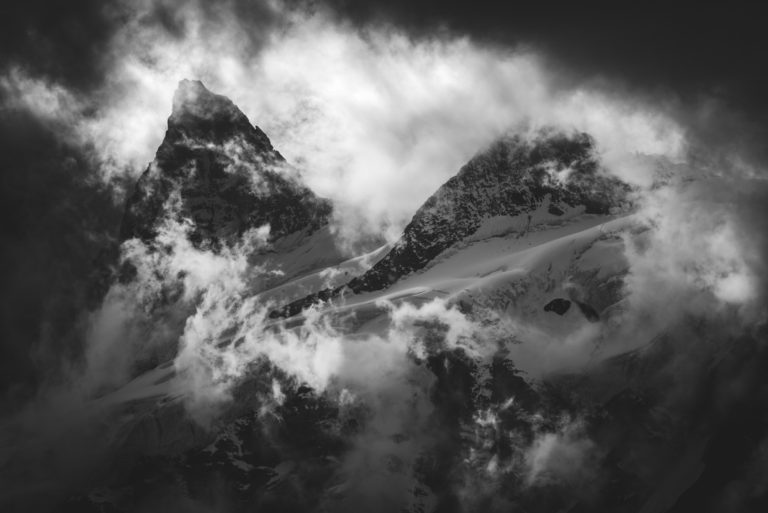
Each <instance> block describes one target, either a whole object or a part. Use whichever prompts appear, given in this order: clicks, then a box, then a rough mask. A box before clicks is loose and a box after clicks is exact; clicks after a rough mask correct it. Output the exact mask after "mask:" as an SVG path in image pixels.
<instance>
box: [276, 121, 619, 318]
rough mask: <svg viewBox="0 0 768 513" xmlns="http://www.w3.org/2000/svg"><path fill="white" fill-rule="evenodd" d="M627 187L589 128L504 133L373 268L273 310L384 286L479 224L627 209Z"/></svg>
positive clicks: (292, 311)
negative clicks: (604, 163) (603, 163)
mask: <svg viewBox="0 0 768 513" xmlns="http://www.w3.org/2000/svg"><path fill="white" fill-rule="evenodd" d="M628 192H629V188H628V186H626V185H625V184H623V183H622V182H620V181H619V180H618V179H616V178H613V177H610V176H609V175H607V174H606V173H605V172H604V171H603V170H602V169H601V168H600V163H599V161H598V159H597V157H596V155H595V148H594V141H593V140H592V138H591V137H590V136H588V135H587V134H584V133H564V132H560V131H555V130H548V131H542V132H540V133H539V134H538V135H537V137H535V138H533V139H532V140H531V139H526V138H523V137H521V136H518V135H514V136H509V137H505V138H502V139H501V140H499V141H497V142H495V143H494V144H493V145H491V147H490V148H488V149H487V150H485V151H483V152H481V153H479V154H478V155H476V156H475V157H474V158H473V159H472V160H470V161H469V162H468V163H467V164H466V165H465V166H464V167H462V168H461V170H460V171H459V172H458V173H457V174H456V175H455V176H454V177H452V178H451V179H450V180H448V182H446V183H445V184H444V185H443V186H441V187H440V188H439V189H438V190H437V191H436V192H435V194H433V195H432V196H431V197H430V198H429V199H428V200H427V201H426V202H425V203H424V205H423V206H422V207H421V208H420V209H419V210H418V211H417V212H416V214H415V215H414V217H413V219H412V220H411V222H410V223H409V224H408V225H407V226H406V228H405V230H404V232H403V235H402V237H401V238H400V240H399V241H398V242H397V243H396V244H395V246H394V247H393V249H392V250H391V251H390V252H389V253H388V254H387V255H386V256H385V257H384V258H382V259H381V260H380V261H379V262H378V263H376V265H375V266H373V268H371V269H370V270H369V271H368V272H366V273H365V274H363V275H362V276H360V277H357V278H354V279H352V280H350V281H349V283H347V284H346V285H345V286H343V287H337V288H335V289H327V290H323V291H320V292H318V293H316V294H314V295H311V296H308V297H307V298H305V299H303V300H299V301H296V302H293V303H290V304H288V305H286V306H285V307H284V308H282V309H280V310H278V311H275V312H274V314H273V317H284V316H291V315H296V314H297V313H299V312H300V311H301V310H302V309H304V308H306V307H308V306H310V305H312V304H314V303H317V302H321V301H327V300H329V299H331V298H334V297H337V296H339V295H340V294H342V293H344V292H345V291H349V292H352V293H362V292H371V291H375V290H382V289H385V288H387V287H388V286H390V285H391V284H393V283H395V282H397V281H398V280H400V279H401V278H402V277H404V276H407V275H408V274H410V273H413V272H415V271H418V270H420V269H423V268H424V267H425V266H426V265H427V264H428V263H429V262H430V261H431V260H432V259H434V258H435V257H436V256H437V255H439V254H440V253H441V252H443V251H445V250H446V249H448V248H449V247H451V246H452V245H453V244H455V243H457V242H459V241H461V240H463V239H465V238H466V237H471V236H473V234H476V233H478V230H480V231H482V232H483V233H479V234H478V235H477V236H476V237H477V238H483V237H484V236H486V235H487V234H486V233H485V232H487V231H488V230H490V232H488V234H490V233H491V232H493V231H494V230H498V229H499V227H502V230H505V229H514V230H518V231H520V232H524V231H527V230H529V229H532V228H533V227H535V226H536V225H537V224H540V223H542V222H546V221H549V220H551V219H555V218H568V217H571V216H573V215H577V214H579V213H585V214H609V213H616V212H619V211H622V210H625V209H626V207H627V193H628ZM494 224H496V225H497V226H496V227H495V228H494V227H493V225H494ZM506 224H509V227H506V228H503V227H504V226H505V225H506Z"/></svg>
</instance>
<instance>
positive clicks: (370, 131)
mask: <svg viewBox="0 0 768 513" xmlns="http://www.w3.org/2000/svg"><path fill="white" fill-rule="evenodd" d="M154 8H155V5H154V4H153V3H152V2H143V3H138V4H131V6H130V8H129V9H128V12H129V13H130V15H129V16H128V18H127V22H126V23H125V25H124V26H123V28H121V29H120V30H118V31H117V32H116V33H115V34H114V35H113V37H112V39H111V40H110V43H109V45H108V50H107V52H108V54H109V56H110V58H109V62H111V65H110V69H109V72H108V73H107V74H106V77H105V80H104V83H103V85H102V86H101V87H100V89H99V90H98V91H96V92H95V93H93V94H91V95H89V96H88V97H87V98H81V97H78V96H77V95H76V93H73V92H69V91H67V90H66V89H65V88H63V86H61V85H59V84H57V83H55V82H49V81H45V80H43V79H36V78H34V76H33V75H24V74H23V72H22V71H18V70H17V71H13V72H12V73H11V78H12V79H14V78H13V77H16V78H15V79H14V80H15V81H16V82H20V81H25V82H27V83H33V84H34V87H33V88H31V89H30V88H15V89H13V90H14V91H16V92H18V91H19V90H21V89H24V90H29V91H30V92H29V93H23V94H21V95H22V101H24V102H26V103H27V104H30V105H32V106H33V107H34V108H36V109H38V110H42V111H46V112H45V113H46V115H48V116H55V115H56V111H58V112H59V115H60V117H61V119H62V122H63V124H66V125H67V129H68V130H70V131H72V132H74V133H75V134H77V136H78V137H79V138H80V139H81V140H82V141H87V142H88V143H90V144H91V145H92V146H93V149H94V151H95V152H96V154H97V156H98V159H99V161H100V162H101V164H102V166H101V167H102V173H103V176H104V179H105V180H110V179H112V178H113V177H114V176H116V175H119V174H120V173H124V172H126V170H127V171H128V172H129V173H130V174H132V175H133V176H137V175H138V173H139V172H141V171H142V170H143V169H144V167H145V166H146V164H147V163H148V162H149V161H150V160H151V159H152V156H153V153H154V150H155V148H156V147H157V146H158V145H159V143H160V140H161V138H162V134H163V131H164V125H165V119H166V117H167V115H168V114H169V111H170V98H171V97H172V95H173V91H174V89H175V88H176V85H177V83H178V81H179V80H181V79H183V78H199V79H201V80H203V82H204V83H205V84H206V85H207V86H208V87H209V88H210V89H212V90H213V91H215V92H218V93H221V94H225V95H227V96H229V97H230V98H231V99H232V100H233V101H234V102H235V103H236V104H237V105H238V106H240V107H241V108H242V109H243V110H244V111H245V113H246V114H247V115H248V116H249V117H250V119H251V120H252V121H253V122H254V123H256V124H258V125H259V126H260V127H261V128H263V129H264V130H265V131H266V133H267V134H268V135H269V136H270V137H271V138H272V140H273V142H274V143H275V146H276V147H277V148H278V149H279V150H280V151H281V152H282V153H283V154H284V155H285V156H286V157H287V158H288V160H289V161H290V162H292V163H294V164H295V165H296V166H298V168H299V169H300V171H301V173H302V175H303V177H304V179H305V180H306V182H307V183H308V185H309V186H310V187H312V188H313V189H314V190H315V191H316V192H317V193H319V194H320V195H323V196H326V197H329V198H331V199H332V200H334V202H335V204H336V205H337V224H338V227H339V229H340V232H341V233H342V235H344V236H345V237H347V238H355V237H356V236H357V235H358V232H359V231H360V230H364V231H367V232H371V231H373V232H379V231H381V229H382V228H384V229H387V230H388V232H387V233H388V236H389V238H390V239H392V238H395V237H397V236H398V235H399V232H400V230H401V229H402V227H403V226H404V225H405V223H406V222H407V221H408V219H409V218H410V216H411V215H412V214H413V212H415V210H416V209H417V208H418V207H419V206H420V205H421V203H422V202H423V201H424V200H425V199H426V198H427V197H428V196H429V195H430V194H431V193H432V192H434V191H435V190H436V189H437V187H438V186H439V185H441V184H442V183H443V182H444V181H445V180H447V179H448V178H449V177H450V176H452V175H453V174H455V173H456V172H457V171H458V169H459V168H460V167H461V166H462V165H463V164H464V163H465V162H466V161H467V160H468V159H469V158H470V157H471V156H472V155H473V154H474V153H475V152H477V151H479V150H480V149H482V148H483V147H484V146H486V145H488V144H489V143H490V142H491V141H493V140H494V139H495V138H496V137H498V136H499V135H501V134H502V133H504V132H506V131H507V130H510V129H520V128H521V127H522V128H524V129H531V130H533V129H536V128H538V127H539V126H546V125H556V126H561V127H568V128H575V129H579V130H585V131H587V132H589V133H591V134H592V135H593V136H595V138H596V139H597V142H598V144H599V146H600V149H601V151H602V152H603V153H604V154H605V156H606V158H607V161H608V162H609V164H612V167H614V168H615V171H616V172H617V173H619V174H620V175H621V176H623V177H625V178H628V179H630V180H640V181H643V180H647V177H646V176H644V175H643V173H645V171H642V170H641V173H638V172H631V171H629V170H627V166H626V165H624V164H625V161H626V160H627V157H628V156H631V155H634V154H638V153H639V154H644V155H646V154H650V155H656V156H664V157H667V158H679V156H680V155H681V153H682V151H683V149H684V137H683V136H684V134H683V131H682V130H681V128H680V127H679V126H677V125H676V124H675V123H674V121H673V120H671V119H669V118H668V117H666V116H665V115H664V114H663V113H662V112H660V111H658V110H657V109H655V108H654V107H653V106H650V105H643V104H641V103H639V102H637V101H636V100H630V99H627V98H623V97H620V96H612V95H610V94H605V93H602V92H598V91H596V90H590V89H588V88H581V87H574V88H571V89H562V88H560V87H559V86H558V75H557V71H556V70H552V69H549V68H547V66H546V65H545V63H544V61H543V59H542V58H541V57H540V56H539V55H537V54H535V53H532V52H530V51H528V52H526V51H514V52H508V51H504V50H501V49H499V48H495V47H490V46H483V45H479V44H477V43H475V42H473V41H471V40H470V39H467V38H460V37H458V38H447V37H441V36H431V37H424V38H419V39H413V38H411V37H409V36H408V35H407V34H406V33H404V32H401V31H398V30H397V29H395V28H392V27H372V28H369V29H366V30H363V31H361V30H358V29H356V28H355V27H353V26H350V25H345V24H344V23H339V22H336V21H334V20H333V19H332V18H331V17H330V16H328V15H327V14H326V13H325V12H324V11H322V10H319V11H316V12H314V13H306V12H303V11H300V10H290V9H287V8H286V7H285V6H283V5H281V4H279V3H276V4H269V5H268V10H269V12H270V16H269V18H270V20H279V21H274V22H270V23H269V24H263V25H260V26H257V27H250V26H248V25H247V23H246V22H244V21H243V20H241V19H239V18H238V17H237V15H238V11H237V10H236V9H234V8H233V7H232V6H230V8H227V7H225V8H223V9H220V10H218V11H217V12H216V15H215V16H211V15H210V13H209V12H208V11H207V10H206V9H205V8H204V7H203V6H202V5H200V4H184V5H181V4H175V3H170V4H168V5H165V6H164V8H165V9H166V10H167V11H168V12H170V13H172V18H173V20H174V23H176V24H177V25H179V26H180V27H183V30H182V29H180V30H179V31H178V32H169V30H168V29H167V27H166V26H165V25H163V24H160V23H152V22H147V19H149V20H153V19H154V16H156V14H155V11H154ZM254 32H258V33H259V34H261V37H259V38H257V39H258V40H257V41H254V40H253V38H252V37H249V36H248V34H249V33H254ZM6 82H8V79H6ZM6 89H8V87H6ZM65 99H66V101H64V100H65ZM71 104H74V107H72V106H71ZM613 164H615V165H613ZM619 164H621V165H619ZM635 171H638V169H636V170H635Z"/></svg>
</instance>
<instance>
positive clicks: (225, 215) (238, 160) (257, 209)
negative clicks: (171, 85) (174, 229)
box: [121, 80, 331, 247]
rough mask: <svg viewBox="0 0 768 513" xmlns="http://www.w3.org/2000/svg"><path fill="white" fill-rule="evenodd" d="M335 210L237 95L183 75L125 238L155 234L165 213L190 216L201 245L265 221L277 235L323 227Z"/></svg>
mask: <svg viewBox="0 0 768 513" xmlns="http://www.w3.org/2000/svg"><path fill="white" fill-rule="evenodd" d="M330 212H331V206H330V203H329V202H328V201H326V200H324V199H321V198H318V197H317V196H316V195H315V194H314V193H313V192H312V191H310V190H309V189H308V188H307V187H305V186H303V185H302V184H300V183H299V182H298V181H297V180H296V179H295V178H294V177H293V176H291V173H290V171H289V168H288V166H287V164H286V162H285V159H284V158H283V157H282V155H280V153H279V152H278V151H276V150H275V149H274V148H273V147H272V144H271V142H270V141H269V138H268V137H267V136H266V135H265V134H264V132H262V131H261V129H259V128H258V127H257V126H254V125H252V124H251V123H250V121H249V120H248V118H247V117H246V116H245V114H243V112H242V111H241V110H240V109H238V108H237V107H236V106H235V104H234V103H232V101H230V100H229V99H228V98H226V97H225V96H221V95H217V94H214V93H212V92H210V91H209V90H208V89H206V87H205V86H204V85H203V84H202V83H201V82H199V81H196V80H182V81H181V82H180V83H179V87H178V89H177V90H176V93H175V95H174V98H173V112H172V114H171V116H170V117H169V118H168V129H167V131H166V133H165V139H164V140H163V142H162V144H161V145H160V147H159V148H158V150H157V154H156V155H155V159H154V161H153V162H152V163H151V164H150V165H149V167H148V168H147V170H146V171H145V172H144V173H143V174H142V176H141V178H140V179H139V180H138V182H137V184H136V188H135V190H134V192H133V194H132V195H131V197H130V198H129V201H128V204H127V206H126V212H125V217H124V220H123V224H122V227H121V239H122V240H127V239H131V238H139V239H142V240H144V241H151V240H152V239H153V238H154V237H155V235H156V234H157V230H158V228H159V227H160V226H161V225H162V223H163V222H164V221H165V220H167V219H169V218H171V219H173V218H185V219H189V220H191V222H192V225H193V226H192V230H191V233H190V239H191V240H192V241H193V242H194V243H196V244H198V245H212V246H213V247H216V246H217V245H218V244H220V243H222V242H223V243H227V242H232V241H234V240H236V239H237V237H239V236H240V235H242V234H243V233H244V232H245V231H247V230H249V229H251V228H259V227H261V226H264V225H269V227H270V239H271V240H276V239H279V238H281V237H283V236H285V235H289V234H292V233H295V232H300V231H305V232H313V231H315V230H317V229H318V228H319V227H321V226H322V225H324V224H325V223H326V222H327V219H328V216H329V214H330Z"/></svg>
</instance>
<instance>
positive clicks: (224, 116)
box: [169, 79, 247, 125]
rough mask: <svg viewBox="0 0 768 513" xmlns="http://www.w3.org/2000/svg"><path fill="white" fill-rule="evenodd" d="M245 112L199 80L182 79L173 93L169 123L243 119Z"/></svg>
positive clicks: (186, 123)
mask: <svg viewBox="0 0 768 513" xmlns="http://www.w3.org/2000/svg"><path fill="white" fill-rule="evenodd" d="M243 120H245V121H246V122H247V119H246V117H245V114H243V113H242V112H241V111H240V109H238V108H237V107H236V106H235V104H234V103H232V101H231V100H230V99H229V98H227V97H226V96H222V95H219V94H214V93H212V92H211V91H209V90H208V89H207V88H206V87H205V86H204V85H203V83H202V82H201V81H199V80H187V79H184V80H182V81H180V82H179V86H178V88H177V89H176V92H175V93H174V95H173V113H172V114H171V118H170V120H169V122H170V123H174V124H182V125H188V124H190V123H195V122H201V121H243Z"/></svg>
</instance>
